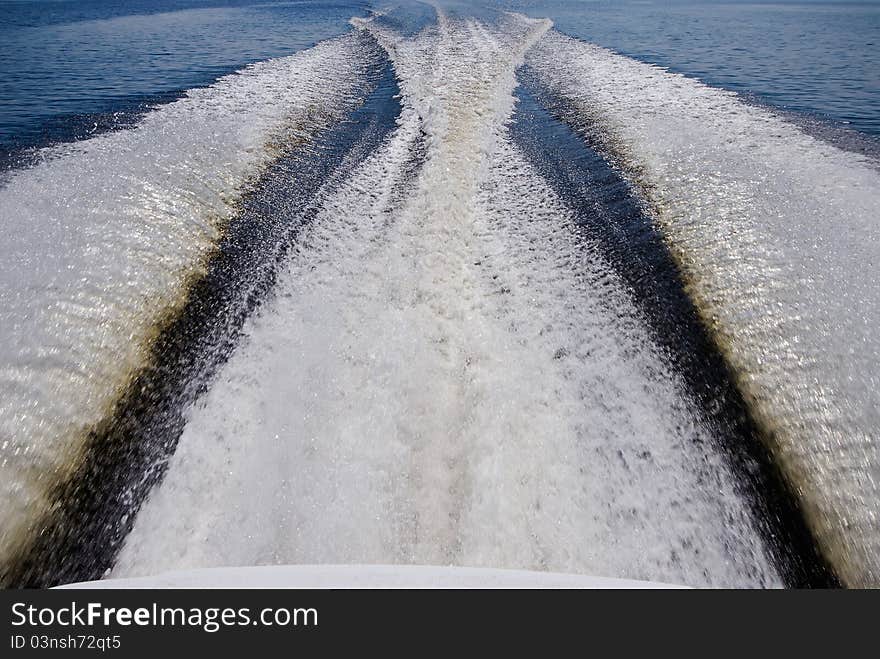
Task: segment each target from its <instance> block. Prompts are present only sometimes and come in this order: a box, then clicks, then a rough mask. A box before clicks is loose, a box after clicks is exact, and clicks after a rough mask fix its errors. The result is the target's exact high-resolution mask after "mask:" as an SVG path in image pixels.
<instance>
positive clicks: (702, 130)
mask: <svg viewBox="0 0 880 659" xmlns="http://www.w3.org/2000/svg"><path fill="white" fill-rule="evenodd" d="M527 65H528V69H529V77H530V79H532V80H533V81H534V84H535V86H536V87H537V88H539V89H541V90H543V93H542V97H543V100H544V101H545V102H546V103H547V104H548V105H550V106H551V107H555V111H556V112H557V114H558V115H559V116H560V117H561V118H563V119H564V120H565V121H566V122H568V123H570V124H571V125H573V126H574V127H576V128H577V129H579V130H580V131H581V134H582V135H583V136H584V137H585V138H586V139H587V141H589V142H590V143H591V144H593V145H595V146H596V147H597V148H598V149H599V150H600V151H602V152H603V153H604V154H605V155H606V156H607V157H608V158H609V159H610V160H611V161H612V162H613V163H614V164H615V166H616V167H617V168H619V170H620V171H621V172H622V173H623V174H624V176H626V177H627V179H628V180H629V181H630V182H631V183H632V184H633V185H634V186H635V187H636V188H638V189H640V190H641V192H642V196H643V199H644V200H645V202H646V203H647V204H648V205H649V206H650V207H651V208H652V210H653V213H654V216H655V219H656V221H657V223H658V226H659V227H660V228H661V230H662V232H663V234H664V236H665V237H666V239H667V240H668V242H669V244H670V247H671V249H672V250H673V252H674V253H675V255H676V257H677V259H678V261H679V263H680V264H681V266H682V269H683V270H684V271H685V273H686V277H687V280H688V290H689V293H690V294H691V296H692V297H693V299H694V300H695V303H696V304H697V306H698V307H699V309H700V311H701V314H702V316H703V319H704V321H705V324H706V325H707V327H710V328H711V330H712V332H713V333H714V335H715V337H716V342H717V344H718V345H719V347H720V348H721V350H722V351H723V353H724V355H725V358H726V360H727V361H728V363H729V364H730V365H731V366H732V367H733V369H734V371H735V372H736V374H737V376H738V386H739V388H740V389H741V390H742V391H743V392H744V395H745V396H746V398H747V400H748V401H749V403H750V407H751V409H752V411H753V413H754V415H755V416H756V418H757V419H758V420H759V422H760V423H761V425H762V427H763V430H764V435H765V437H766V439H767V444H768V448H769V449H770V451H771V452H772V453H773V455H774V457H775V458H776V460H777V462H778V463H779V464H780V466H781V468H782V471H783V473H784V474H785V476H786V477H787V479H788V482H789V484H790V486H791V489H792V491H794V492H796V493H797V494H798V497H799V499H800V502H801V507H802V508H803V510H804V513H805V516H806V518H807V522H808V524H809V526H810V528H811V531H812V533H813V535H814V536H815V538H816V540H817V542H818V545H819V547H820V548H821V550H822V552H823V553H824V554H825V556H826V558H827V559H828V560H829V562H830V563H831V564H833V566H834V568H835V569H836V570H837V571H838V572H839V574H840V576H841V578H842V579H843V581H844V582H845V583H846V584H848V585H852V586H867V585H877V584H878V583H880V524H878V522H880V442H878V439H880V437H878V433H877V428H878V427H880V404H878V403H880V399H878V391H880V387H878V384H880V381H878V373H880V338H878V336H880V335H878V333H877V331H876V327H877V326H878V323H880V305H878V299H877V291H878V290H880V280H878V268H877V263H878V256H880V228H878V224H877V217H878V210H880V172H878V170H877V163H876V160H873V159H872V158H870V157H868V156H864V155H859V154H855V153H847V152H845V151H842V150H840V149H838V148H836V147H834V146H832V145H830V144H827V143H825V142H822V141H820V140H817V139H815V138H813V137H810V136H809V135H807V134H805V133H804V132H802V131H801V130H800V129H799V128H798V127H797V126H796V125H794V124H792V123H789V122H786V121H784V120H783V119H781V118H780V117H779V116H777V115H774V114H773V113H771V112H770V111H768V110H766V109H764V108H761V107H757V106H755V105H750V104H747V103H744V102H743V101H742V100H741V99H740V98H739V97H737V96H736V95H735V94H733V93H731V92H725V91H722V90H718V89H713V88H711V87H708V86H706V85H703V84H701V83H700V82H698V81H696V80H693V79H689V78H686V77H684V76H682V75H678V74H673V73H670V72H668V71H666V70H664V69H662V68H660V67H656V66H652V65H649V64H644V63H641V62H638V61H636V60H633V59H630V58H628V57H623V56H621V55H618V54H615V53H613V52H611V51H609V50H606V49H604V48H600V47H598V46H594V45H591V44H587V43H584V42H581V41H578V40H576V39H573V38H570V37H568V36H566V35H563V34H561V33H558V32H555V31H551V32H549V33H548V34H547V35H546V36H545V38H544V39H542V40H541V42H540V43H539V44H537V45H536V47H535V48H534V49H532V51H531V52H530V53H529V56H528V61H527Z"/></svg>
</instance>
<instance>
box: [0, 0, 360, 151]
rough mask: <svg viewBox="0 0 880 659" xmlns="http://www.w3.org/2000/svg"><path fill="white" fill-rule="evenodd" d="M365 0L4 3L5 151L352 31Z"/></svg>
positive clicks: (0, 9) (0, 0) (126, 117)
mask: <svg viewBox="0 0 880 659" xmlns="http://www.w3.org/2000/svg"><path fill="white" fill-rule="evenodd" d="M365 6H366V5H365V3H363V2H359V1H357V0H336V1H334V0H320V1H319V2H309V1H305V2H302V1H301V2H268V3H266V2H263V3H259V2H254V1H253V0H251V2H247V1H242V0H238V1H235V0H227V1H224V0H130V1H128V0H67V1H57V0H0V157H2V153H3V152H4V151H6V152H9V151H10V150H12V149H14V148H16V147H21V146H28V145H31V144H41V143H46V142H51V141H58V140H68V139H77V138H81V137H84V136H87V135H88V134H89V133H91V132H94V131H97V130H102V129H105V128H109V127H114V126H116V125H120V124H125V123H127V122H130V121H131V120H132V119H133V118H136V116H137V113H138V112H139V111H142V110H143V109H145V107H147V106H149V104H151V103H155V102H161V101H167V100H170V99H173V98H174V97H176V96H177V95H179V94H180V93H181V92H182V91H184V90H186V89H189V88H192V87H196V86H200V85H205V84H209V83H210V82H212V81H213V80H215V79H216V78H217V77H218V76H220V75H223V74H225V73H229V72H230V71H233V70H235V69H238V68H240V67H241V66H243V65H245V64H248V63H251V62H254V61H258V60H263V59H267V58H270V57H279V56H283V55H289V54H291V53H293V52H296V51H297V50H301V49H302V48H306V47H308V46H310V45H312V44H314V43H315V42H317V41H320V40H321V39H326V38H328V37H332V36H335V35H337V34H339V33H341V32H343V31H345V30H346V29H348V19H349V18H350V17H351V16H354V15H363V14H364V13H365Z"/></svg>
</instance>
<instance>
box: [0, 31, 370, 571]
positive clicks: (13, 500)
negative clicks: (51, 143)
mask: <svg viewBox="0 0 880 659" xmlns="http://www.w3.org/2000/svg"><path fill="white" fill-rule="evenodd" d="M370 60H371V56H370V54H369V50H368V49H366V47H365V45H364V43H363V41H362V37H360V36H358V35H356V34H350V35H347V36H344V37H340V38H337V39H334V40H332V41H329V42H325V43H321V44H319V45H317V46H316V47H314V48H311V49H309V50H306V51H302V52H300V53H298V54H295V55H293V56H290V57H285V58H281V59H276V60H269V61H265V62H262V63H259V64H255V65H253V66H249V67H247V68H245V69H243V70H241V71H239V72H238V73H236V74H233V75H229V76H226V77H224V78H221V79H220V80H218V81H217V82H216V83H215V84H214V85H212V86H210V87H208V88H204V89H195V90H191V91H190V92H188V93H187V94H186V95H185V96H184V97H183V98H182V99H180V100H179V101H177V102H174V103H171V104H168V105H165V106H163V107H161V108H159V109H156V110H154V111H153V112H151V113H149V114H147V115H146V116H145V117H144V119H143V120H142V122H141V123H140V124H139V125H138V126H137V127H136V128H134V129H132V130H125V131H119V132H114V133H109V134H105V135H102V136H100V137H96V138H94V139H90V140H88V141H84V142H78V143H75V144H70V145H64V146H59V147H56V148H53V149H50V150H48V151H47V152H46V153H45V154H44V155H45V156H46V159H45V161H44V162H43V163H42V164H39V165H37V166H35V167H33V168H31V169H27V170H22V171H18V172H15V173H13V174H12V175H11V176H10V177H9V178H8V180H7V181H6V183H5V185H4V186H3V187H2V188H0V218H2V226H3V233H4V240H3V243H2V245H0V498H2V500H3V502H4V504H3V506H2V511H0V515H2V517H0V527H2V532H0V559H2V558H4V557H5V555H6V554H7V553H8V552H9V551H12V550H13V549H14V547H15V545H16V544H17V543H18V542H20V541H21V540H22V537H23V532H24V530H25V529H26V528H27V527H28V526H29V525H30V524H32V523H33V522H34V520H35V519H36V518H37V517H38V515H39V514H40V513H41V512H42V509H43V506H44V505H45V504H44V501H43V499H44V496H45V494H46V492H47V490H48V488H50V487H51V486H52V485H53V484H54V483H55V482H57V480H58V479H59V478H61V477H63V475H64V473H65V472H66V471H67V470H68V469H69V468H70V467H71V466H72V465H73V464H74V463H75V457H76V455H77V453H78V451H79V450H80V449H81V447H82V442H83V440H84V433H85V432H86V431H87V430H88V429H89V428H90V427H91V426H92V425H93V424H95V423H96V422H98V421H99V420H100V419H101V418H102V417H103V416H104V415H105V414H106V413H107V412H108V410H109V409H110V406H111V405H112V403H113V402H114V400H115V398H116V397H117V396H118V394H119V391H120V389H121V387H122V386H124V384H125V382H126V380H127V378H128V377H129V376H130V374H131V373H132V371H133V370H134V369H135V368H137V367H138V366H139V365H140V364H141V363H142V360H143V358H144V350H145V347H146V345H147V343H148V341H149V339H150V336H151V333H152V332H154V331H155V328H156V324H157V322H158V321H159V320H160V319H161V318H162V317H163V316H165V315H167V314H168V313H169V312H170V310H172V309H173V308H174V306H175V305H176V304H179V302H180V301H181V299H182V296H183V292H184V288H185V285H186V282H187V280H188V279H189V278H191V277H193V276H196V275H197V274H198V273H199V272H200V271H201V269H202V268H203V265H204V261H205V257H206V255H207V253H208V252H209V250H210V249H211V248H212V247H213V246H214V244H215V242H216V240H217V238H218V235H219V232H220V231H221V229H222V227H223V225H224V223H225V221H226V220H227V219H228V218H229V217H230V215H231V214H232V213H233V212H234V208H235V205H234V204H235V201H236V199H237V198H238V197H239V196H240V195H241V193H242V192H243V190H245V188H246V186H247V184H248V182H249V181H250V180H252V179H253V178H254V177H255V176H257V175H258V174H259V172H260V171H261V168H262V167H264V166H265V165H266V164H267V163H268V162H269V161H270V160H271V159H272V158H273V157H275V156H277V154H278V153H279V149H282V148H293V147H294V146H296V145H297V144H300V143H303V142H304V141H306V140H308V138H309V137H310V136H311V135H313V134H314V133H315V131H316V130H318V129H319V128H320V127H321V126H324V125H327V124H328V123H329V122H332V121H334V120H337V119H339V118H340V117H341V116H342V115H343V113H344V112H345V111H346V110H347V109H350V108H352V107H353V106H354V105H355V104H356V103H357V102H358V99H360V98H362V97H363V93H364V89H363V88H364V86H365V84H364V76H365V74H366V69H367V67H368V66H369V63H370Z"/></svg>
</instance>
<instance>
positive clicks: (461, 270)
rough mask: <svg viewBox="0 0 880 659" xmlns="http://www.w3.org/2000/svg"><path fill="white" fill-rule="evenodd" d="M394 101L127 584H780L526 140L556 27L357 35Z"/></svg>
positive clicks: (140, 537)
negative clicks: (292, 578)
mask: <svg viewBox="0 0 880 659" xmlns="http://www.w3.org/2000/svg"><path fill="white" fill-rule="evenodd" d="M357 26H358V28H359V29H361V30H364V31H366V32H369V33H370V34H371V35H372V36H373V37H375V38H376V39H377V40H378V41H379V43H380V44H382V46H383V47H384V48H385V49H386V50H387V52H388V54H389V56H390V58H391V59H392V62H393V64H394V67H395V71H396V73H397V76H398V82H399V86H400V89H401V92H402V99H401V104H402V110H401V114H400V116H399V119H398V126H397V129H396V130H395V131H394V133H393V134H392V135H391V136H389V138H388V139H387V140H386V141H385V142H384V143H383V144H382V145H381V146H380V147H379V148H378V149H377V150H376V151H375V152H374V153H373V154H372V155H371V156H370V157H368V158H367V159H366V160H364V161H363V163H361V164H360V165H359V166H358V167H357V168H356V169H355V170H354V171H353V173H352V174H351V176H350V177H349V178H348V179H347V180H345V181H344V182H343V183H342V184H341V185H340V186H339V187H338V188H336V189H335V190H334V191H332V192H330V193H328V195H327V198H326V200H325V202H324V204H323V206H322V208H321V210H320V211H319V213H318V215H317V217H316V218H315V221H314V222H313V223H312V224H311V225H310V227H309V228H308V229H307V231H305V233H304V235H303V236H302V237H301V239H300V241H299V242H298V244H297V246H296V248H295V249H294V250H293V251H292V252H291V254H290V255H289V260H288V263H287V265H286V268H285V271H284V272H283V273H281V274H280V275H279V278H278V281H277V284H276V288H275V295H274V297H273V298H272V299H271V300H270V301H268V302H267V303H266V304H265V305H264V306H263V308H262V310H261V312H260V314H259V315H258V316H256V317H254V318H252V319H251V320H249V321H248V323H247V326H246V330H245V335H246V338H245V340H244V341H243V342H242V344H241V345H240V346H239V347H238V349H237V351H236V352H235V354H234V355H233V356H232V357H231V358H230V360H229V361H228V362H227V363H226V364H225V365H224V366H223V368H222V369H221V371H220V373H219V375H218V377H217V380H216V382H215V384H214V386H213V387H212V388H211V389H210V390H209V391H208V392H207V393H206V394H205V395H204V397H203V398H202V399H201V400H200V401H199V402H198V403H197V404H195V405H194V406H193V407H192V409H191V410H190V411H189V414H188V423H187V425H186V428H185V430H184V432H183V435H182V436H181V439H180V442H179V445H178V448H177V451H176V453H175V454H174V455H173V456H172V458H171V460H170V463H169V468H168V472H167V476H166V478H165V480H164V482H163V483H162V484H161V485H160V486H158V487H157V488H156V489H155V490H154V491H153V492H152V494H151V495H150V498H149V499H148V500H147V502H146V503H145V505H144V506H143V508H142V509H141V512H140V513H139V515H138V517H137V519H136V521H135V525H134V528H133V530H132V532H131V534H130V535H129V537H128V538H127V540H126V544H125V547H124V549H123V551H122V553H121V555H120V558H119V561H118V563H117V565H116V567H115V569H114V576H127V575H137V574H155V573H157V572H161V571H163V570H167V569H177V568H188V567H207V566H220V565H252V564H266V563H397V564H401V563H416V564H437V565H449V564H454V565H467V566H492V567H507V568H530V569H542V570H553V571H564V572H581V573H589V574H596V575H609V576H619V577H630V578H643V579H653V580H661V581H664V580H665V581H670V582H676V583H686V584H692V585H707V584H711V585H728V586H734V585H778V584H779V583H780V577H779V575H778V574H777V572H776V569H775V568H774V566H773V564H772V561H771V560H770V558H769V557H768V556H767V552H766V549H765V548H764V547H763V545H762V543H761V540H760V536H759V533H758V532H757V531H756V528H755V522H754V520H753V519H751V517H750V513H749V509H748V506H747V504H746V502H745V501H744V500H743V498H742V497H741V495H740V493H739V492H738V491H737V488H736V487H735V485H734V479H733V477H732V475H731V474H730V472H729V470H728V468H727V466H726V464H725V461H724V460H723V459H722V456H721V453H720V451H719V450H718V448H717V446H716V445H715V439H714V437H713V436H712V433H711V431H710V430H709V429H708V428H707V426H706V425H705V424H704V422H703V421H702V419H701V417H700V416H699V414H697V413H696V412H695V411H694V410H693V407H694V405H693V402H692V401H690V400H689V399H688V398H687V396H686V395H685V394H684V393H683V390H684V387H682V386H681V384H680V383H679V382H678V379H677V376H676V374H675V373H674V372H673V371H672V370H671V369H670V368H669V367H668V366H667V364H666V363H665V361H664V358H663V355H662V352H661V351H660V350H659V349H658V348H657V347H656V346H655V345H654V344H653V343H652V340H651V338H650V333H649V331H648V330H647V328H646V325H645V322H644V320H643V319H642V318H641V317H640V314H639V313H638V311H637V310H636V307H635V305H634V304H633V302H632V300H631V299H630V298H629V294H628V292H627V290H626V288H625V287H624V286H623V285H622V284H621V282H620V280H619V279H618V277H617V276H616V275H615V273H614V271H613V269H612V268H611V267H610V266H609V265H608V264H607V263H605V262H604V260H603V258H602V255H601V253H600V250H598V249H597V248H596V247H595V245H594V244H593V243H592V242H591V240H590V238H589V236H585V235H583V232H581V231H579V230H578V229H577V227H576V226H575V221H574V214H573V213H572V211H571V210H570V209H568V208H567V207H566V206H565V204H564V203H563V202H562V200H561V199H560V198H559V197H558V196H557V195H556V194H555V193H554V191H553V189H552V187H551V186H550V185H549V184H548V183H547V181H545V180H544V179H542V177H541V176H540V175H539V174H538V173H537V171H535V169H534V167H533V166H532V165H530V164H529V162H528V161H527V159H526V158H525V157H524V156H523V154H522V153H521V152H520V150H519V149H518V147H516V146H515V144H514V143H513V141H512V140H511V139H510V136H509V134H508V130H507V122H509V121H510V118H511V116H512V113H513V109H514V97H513V90H514V88H515V86H516V77H515V72H516V69H517V67H518V66H519V65H520V64H521V63H522V62H523V58H524V57H525V54H526V52H527V50H528V49H529V48H530V47H532V46H533V45H534V44H535V43H536V42H538V40H539V39H541V37H542V36H543V35H544V34H545V33H546V31H547V30H548V29H549V22H547V21H534V20H528V19H524V18H521V17H515V16H505V17H502V18H501V19H500V20H499V21H498V22H497V23H494V24H493V23H484V22H480V21H476V20H473V19H469V20H462V19H454V18H449V17H447V16H446V15H445V14H444V13H443V12H440V11H438V20H437V23H436V25H434V26H431V27H428V28H426V29H424V30H422V31H421V32H420V33H418V34H417V35H415V36H413V37H403V36H401V35H400V34H398V33H397V32H395V31H394V30H393V29H391V28H390V27H389V25H388V24H387V23H386V22H384V21H383V20H382V18H381V17H378V18H375V19H373V20H369V21H357Z"/></svg>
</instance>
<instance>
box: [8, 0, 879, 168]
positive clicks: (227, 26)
mask: <svg viewBox="0 0 880 659" xmlns="http://www.w3.org/2000/svg"><path fill="white" fill-rule="evenodd" d="M404 1H405V2H409V0H404ZM371 4H373V3H371V2H370V0H313V1H309V0H306V1H299V2H259V1H257V0H131V1H126V0H0V163H2V162H3V161H7V160H8V159H9V158H10V154H15V153H17V152H20V151H21V149H22V148H23V147H29V146H34V145H41V144H46V143H50V142H56V141H67V140H74V139H81V138H83V137H87V136H89V135H91V134H94V133H95V132H99V131H102V130H106V129H110V128H116V127H120V126H125V125H129V124H130V123H132V122H134V121H136V120H137V118H138V116H139V115H140V113H142V112H143V111H144V110H146V109H148V108H149V107H150V106H151V105H152V104H155V103H157V102H163V101H168V100H172V99H174V98H176V97H177V96H179V95H180V94H181V93H183V92H184V91H185V90H187V89H189V88H192V87H197V86H201V85H205V84H210V83H211V82H212V81H213V80H215V79H216V78H217V77H218V76H220V75H223V74H225V73H228V72H230V71H233V70H235V69H237V68H240V67H241V66H244V65H245V64H248V63H250V62H254V61H258V60H262V59H266V58H269V57H278V56H283V55H287V54H290V53H292V52H295V51H297V50H300V49H302V48H305V47H308V46H310V45H312V44H313V43H315V42H316V41H319V40H321V39H325V38H328V37H331V36H334V35H336V34H339V33H341V32H343V31H345V30H347V29H348V22H347V21H348V19H349V18H350V17H351V16H353V15H364V14H365V13H367V11H368V10H369V8H370V6H371ZM380 4H381V3H378V4H376V6H377V7H378V6H380ZM409 4H410V5H411V10H410V11H411V13H425V12H428V11H430V8H428V7H426V6H425V5H424V4H418V3H414V2H409ZM444 4H448V5H450V6H452V8H453V11H454V13H466V12H467V11H470V10H471V8H472V7H473V5H474V3H471V2H455V1H454V0H452V1H450V2H447V3H444ZM478 4H480V5H482V6H483V7H488V8H490V11H491V10H492V9H514V10H517V11H523V12H525V13H528V14H530V15H533V16H548V17H550V18H552V19H553V20H554V22H555V25H556V27H557V28H558V29H560V30H562V31H564V32H566V33H568V34H571V35H573V36H577V37H579V38H582V39H585V40H588V41H592V42H595V43H598V44H601V45H603V46H607V47H610V48H612V49H614V50H617V51H619V52H621V53H624V54H627V55H630V56H633V57H636V58H638V59H641V60H644V61H649V62H654V63H657V64H661V65H663V66H668V67H669V68H671V69H672V70H675V71H678V72H681V73H685V74H687V75H690V76H694V77H697V78H699V79H701V80H703V81H705V82H707V83H708V84H712V85H717V86H721V87H725V88H728V89H732V90H734V91H738V92H743V93H746V94H749V95H752V96H754V97H755V98H757V99H758V100H759V101H761V102H764V103H767V104H770V105H772V106H774V107H778V108H782V109H785V110H789V111H793V112H795V113H796V114H798V115H800V116H804V117H819V118H820V119H823V120H825V119H827V120H828V121H829V122H830V123H832V124H835V123H836V124H840V125H845V126H848V127H850V128H853V129H855V130H856V131H861V132H862V133H865V134H871V135H875V136H877V135H880V0H876V1H870V2H863V3H851V2H828V1H817V2H803V1H801V2H782V3H779V2H776V3H769V2H716V1H711V0H654V1H650V0H649V1H643V0H614V1H608V0H597V1H578V0H481V1H480V2H479V3H478ZM479 11H480V13H482V12H483V11H484V10H483V9H481V10H479Z"/></svg>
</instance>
